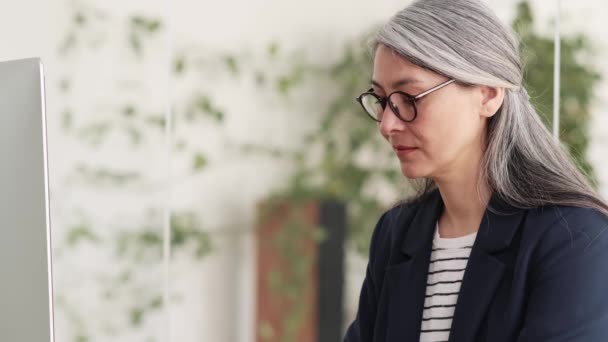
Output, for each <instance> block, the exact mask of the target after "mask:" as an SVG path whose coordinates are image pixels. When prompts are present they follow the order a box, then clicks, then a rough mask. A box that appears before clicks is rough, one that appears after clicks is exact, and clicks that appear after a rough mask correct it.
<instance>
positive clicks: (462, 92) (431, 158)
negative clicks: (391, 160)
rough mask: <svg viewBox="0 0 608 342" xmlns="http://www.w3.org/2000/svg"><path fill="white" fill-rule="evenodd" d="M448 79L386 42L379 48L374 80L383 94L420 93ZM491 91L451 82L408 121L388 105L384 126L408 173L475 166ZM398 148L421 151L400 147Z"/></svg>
mask: <svg viewBox="0 0 608 342" xmlns="http://www.w3.org/2000/svg"><path fill="white" fill-rule="evenodd" d="M448 80H449V79H448V78H446V77H444V76H442V75H439V74H437V73H434V72H432V71H429V70H427V69H423V68H421V67H418V66H416V65H414V64H412V63H410V62H409V61H407V60H406V59H404V58H403V57H401V56H399V55H398V54H397V53H394V52H393V50H391V49H390V48H388V47H386V46H384V45H380V46H379V47H378V49H377V50H376V56H375V59H374V71H373V77H372V81H373V82H372V84H373V91H374V93H376V94H377V95H380V96H388V95H389V94H390V93H392V92H393V91H395V90H400V91H403V92H405V93H407V94H410V95H413V96H415V95H418V94H420V93H422V92H424V91H426V90H428V89H430V88H432V87H435V86H437V85H439V84H441V83H443V82H445V81H448ZM485 91H486V90H482V89H480V88H478V87H465V86H461V85H459V84H457V83H452V84H450V85H447V86H445V87H443V88H441V89H438V90H436V91H434V92H432V93H430V94H428V95H426V96H424V97H422V98H421V99H419V100H418V101H417V102H416V107H417V109H418V115H417V117H416V119H415V120H414V121H412V122H408V123H406V122H403V121H401V120H400V119H399V118H398V117H397V116H396V115H395V114H394V113H393V112H392V110H391V109H390V107H389V106H386V108H385V111H384V113H383V116H382V120H381V122H380V123H379V124H378V126H379V129H380V132H381V134H382V136H384V138H385V139H386V140H387V141H388V142H389V143H390V144H391V145H392V146H393V149H394V150H395V153H396V155H397V157H398V158H399V160H400V164H401V171H402V173H403V175H404V176H406V177H408V178H420V177H425V178H433V179H435V180H437V179H440V178H442V177H446V176H448V175H450V174H453V173H458V172H459V170H460V171H464V170H465V169H467V168H468V169H470V167H467V165H468V166H470V164H469V163H472V162H476V163H478V159H479V158H480V156H481V154H482V150H481V146H482V141H483V140H482V139H481V137H482V134H483V132H484V130H485V122H486V116H487V114H486V115H484V114H485V112H484V109H483V108H482V107H483V102H484V93H485ZM398 146H407V147H414V148H415V149H413V150H410V151H399V149H398V148H397V147H398ZM475 159H477V160H475ZM476 166H477V164H476Z"/></svg>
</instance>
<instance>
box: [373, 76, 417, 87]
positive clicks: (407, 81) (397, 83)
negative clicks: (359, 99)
mask: <svg viewBox="0 0 608 342" xmlns="http://www.w3.org/2000/svg"><path fill="white" fill-rule="evenodd" d="M421 82H422V81H421V80H419V79H415V78H410V77H408V78H402V79H400V80H397V81H395V82H393V84H392V87H393V88H398V87H401V86H404V85H407V84H412V83H421ZM371 83H372V85H375V86H376V87H378V88H380V89H383V88H382V86H381V85H380V83H379V82H378V81H375V80H372V81H371Z"/></svg>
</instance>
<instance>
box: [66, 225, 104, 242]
mask: <svg viewBox="0 0 608 342" xmlns="http://www.w3.org/2000/svg"><path fill="white" fill-rule="evenodd" d="M82 241H90V242H94V243H97V242H99V237H98V236H97V235H96V234H95V233H93V231H92V230H91V229H90V228H89V227H88V226H86V225H84V224H80V225H77V226H75V227H72V228H71V229H70V231H69V232H68V234H67V237H66V243H67V245H68V246H72V247H73V246H75V245H76V244H77V243H80V242H82Z"/></svg>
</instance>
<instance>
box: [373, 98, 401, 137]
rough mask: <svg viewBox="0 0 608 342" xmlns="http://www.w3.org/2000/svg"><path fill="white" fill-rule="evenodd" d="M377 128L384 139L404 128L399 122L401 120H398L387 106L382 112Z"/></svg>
mask: <svg viewBox="0 0 608 342" xmlns="http://www.w3.org/2000/svg"><path fill="white" fill-rule="evenodd" d="M379 126H380V133H381V134H382V135H383V136H384V137H385V138H386V137H388V136H390V135H391V134H392V133H393V132H395V131H402V130H403V128H404V126H405V122H403V121H401V119H399V118H398V117H397V115H395V113H393V111H392V110H391V109H390V107H389V106H386V108H384V112H383V113H382V119H381V120H380V123H379Z"/></svg>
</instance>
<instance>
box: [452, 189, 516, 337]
mask: <svg viewBox="0 0 608 342" xmlns="http://www.w3.org/2000/svg"><path fill="white" fill-rule="evenodd" d="M524 213H525V211H524V210H522V209H517V208H513V207H510V206H509V205H507V204H506V203H505V202H504V201H502V200H501V199H500V198H499V196H498V195H497V194H496V193H494V194H493V195H492V197H491V199H490V202H489V206H488V209H486V211H485V213H484V216H483V218H482V221H481V224H480V227H479V231H478V233H477V238H476V240H475V243H474V245H473V248H472V250H471V255H470V256H469V261H468V263H467V268H466V270H465V273H464V278H463V280H462V285H461V288H460V293H459V295H458V300H457V303H456V308H455V311H454V318H453V320H452V327H451V330H450V338H449V342H470V341H474V340H475V336H476V334H477V331H478V330H479V328H480V325H481V322H482V320H483V318H484V315H485V313H486V311H487V308H488V306H489V304H490V303H491V301H492V298H493V297H494V292H495V291H496V289H497V287H498V285H499V283H500V280H501V279H502V276H503V273H504V271H505V265H504V264H503V263H502V262H501V261H500V260H498V259H497V258H495V257H494V256H493V254H495V253H497V252H499V251H501V250H503V249H505V248H507V247H508V246H509V245H510V243H511V240H512V239H513V236H514V235H515V232H516V231H517V229H518V227H519V225H520V223H521V221H522V218H523V216H524Z"/></svg>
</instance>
